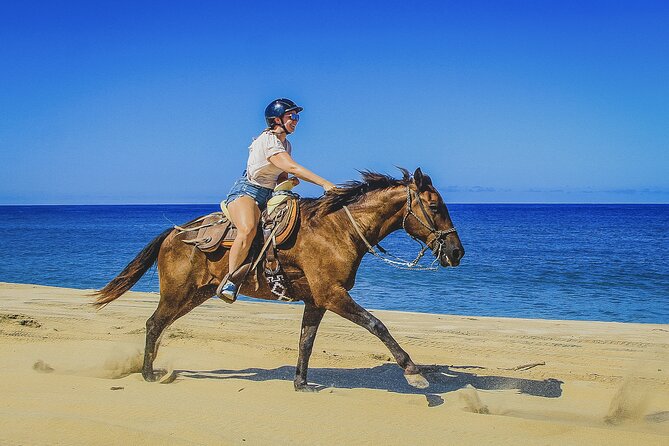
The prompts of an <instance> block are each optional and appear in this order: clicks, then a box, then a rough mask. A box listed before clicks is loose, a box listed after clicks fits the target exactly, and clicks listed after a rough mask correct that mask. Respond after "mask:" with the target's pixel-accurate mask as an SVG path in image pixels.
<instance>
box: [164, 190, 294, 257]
mask: <svg viewBox="0 0 669 446" xmlns="http://www.w3.org/2000/svg"><path fill="white" fill-rule="evenodd" d="M298 216H299V204H298V200H297V196H296V195H295V194H292V193H290V194H286V193H281V194H277V195H274V196H273V197H272V198H271V199H270V200H269V202H268V203H267V209H265V210H264V211H263V213H262V216H261V218H260V222H259V225H258V229H259V230H260V231H262V232H263V233H264V232H266V228H268V227H271V228H272V232H273V237H274V243H275V244H276V246H281V245H282V244H283V243H284V242H285V241H286V240H288V238H289V237H290V236H291V235H292V234H293V232H294V231H295V229H296V227H297V222H298ZM175 229H177V230H178V231H180V233H187V234H189V235H190V236H188V235H187V236H186V237H185V238H183V239H182V240H181V241H183V242H184V243H186V244H188V245H193V246H195V247H196V248H197V249H199V250H200V251H202V252H205V253H208V252H214V251H217V250H218V249H220V248H224V249H229V248H230V247H231V246H232V242H233V241H234V240H235V237H236V236H237V228H236V227H235V225H234V224H233V223H232V221H231V220H230V214H228V209H227V207H226V206H225V202H221V212H212V213H211V214H209V215H205V216H204V217H200V218H198V219H197V220H194V221H192V222H190V223H188V224H187V225H185V226H183V227H181V226H175ZM260 231H259V232H260Z"/></svg>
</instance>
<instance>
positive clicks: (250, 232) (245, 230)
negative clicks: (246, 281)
mask: <svg viewBox="0 0 669 446" xmlns="http://www.w3.org/2000/svg"><path fill="white" fill-rule="evenodd" d="M228 212H230V218H231V219H232V222H233V223H234V225H235V226H236V227H237V237H235V241H234V242H233V243H232V247H231V248H230V258H229V272H230V273H231V274H232V273H233V272H234V271H235V270H236V269H237V268H238V267H239V265H241V264H242V262H243V261H244V259H246V256H247V255H248V253H249V249H250V248H251V243H253V238H254V237H255V235H256V229H257V227H258V221H259V220H260V209H259V208H258V205H257V204H256V202H255V200H254V199H253V198H251V197H249V196H246V195H244V196H241V197H239V198H237V199H236V200H234V201H232V202H231V203H230V204H228Z"/></svg>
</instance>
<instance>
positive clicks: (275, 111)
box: [216, 98, 335, 303]
mask: <svg viewBox="0 0 669 446" xmlns="http://www.w3.org/2000/svg"><path fill="white" fill-rule="evenodd" d="M302 110H304V109H303V108H302V107H299V106H298V105H297V104H295V103H294V102H293V101H291V100H290V99H285V98H282V99H276V100H274V101H272V102H271V103H270V104H269V105H268V106H267V108H265V121H267V128H266V129H265V130H263V132H262V133H261V134H260V136H258V137H257V138H256V139H254V141H253V142H252V143H251V145H250V146H249V159H248V161H247V163H246V171H244V174H243V175H242V177H241V178H240V179H238V180H237V181H236V182H235V184H234V186H232V189H231V190H230V193H229V194H228V198H227V199H226V200H225V204H226V205H227V208H228V212H229V213H230V219H231V220H232V223H233V224H234V225H235V226H236V227H237V236H236V237H235V240H234V242H233V243H232V247H231V248H230V259H229V266H228V275H227V276H226V277H225V279H224V280H222V281H221V285H220V286H219V287H218V289H217V290H216V294H217V295H218V297H220V298H221V299H223V300H225V301H227V302H230V303H232V302H234V300H235V298H236V296H237V284H235V283H234V282H233V274H234V273H235V271H237V269H238V268H239V267H240V265H241V264H242V262H243V261H244V260H245V259H246V256H247V255H248V253H249V249H250V247H251V244H252V243H253V239H254V237H255V235H256V228H257V227H258V221H259V220H260V213H261V211H262V210H263V209H264V208H265V207H266V205H267V201H268V200H269V199H270V197H271V195H272V190H273V189H274V188H275V187H276V185H277V183H279V182H281V181H285V180H287V179H288V174H292V175H294V177H293V178H291V179H292V181H293V184H294V185H297V183H299V180H298V178H300V179H302V180H306V181H309V182H310V183H314V184H317V185H319V186H322V187H323V189H324V190H325V191H326V192H327V191H328V190H330V189H332V188H333V187H335V185H334V184H332V183H331V182H329V181H328V180H326V179H324V178H321V177H319V176H318V175H316V174H315V173H313V172H311V171H310V170H308V169H306V168H305V167H303V166H301V165H299V164H298V163H296V162H295V161H294V160H293V158H292V155H291V154H292V145H291V144H290V141H288V138H287V136H288V135H290V134H291V133H293V132H294V131H295V128H296V127H297V123H298V122H299V120H300V115H299V113H300V112H301V111H302Z"/></svg>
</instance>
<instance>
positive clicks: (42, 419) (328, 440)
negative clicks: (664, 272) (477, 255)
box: [0, 284, 669, 446]
mask: <svg viewBox="0 0 669 446" xmlns="http://www.w3.org/2000/svg"><path fill="white" fill-rule="evenodd" d="M87 293H88V292H87V291H82V290H72V289H64V288H50V287H43V286H33V285H17V284H0V358H1V359H0V399H1V401H2V403H1V404H0V444H2V445H54V444H67V445H91V444H110V445H119V444H121V445H123V444H126V445H130V444H132V445H135V444H161V445H172V444H175V445H177V444H178V445H182V444H183V445H205V444H207V445H208V444H212V445H228V444H230V445H241V444H244V445H256V444H262V445H288V444H289V445H335V444H336V445H352V444H372V445H375V444H393V445H394V444H398V445H400V444H401V445H406V444H419V445H427V444H429V445H433V444H434V445H448V444H457V445H483V444H489V445H506V444H509V445H511V444H512V445H517V444H528V445H535V444H536V445H607V446H612V445H632V444H634V445H669V325H660V324H622V323H604V322H580V321H558V320H555V321H553V320H532V319H504V318H484V317H463V316H448V315H433V314H417V313H402V312H392V311H373V313H374V314H375V315H377V316H378V317H379V318H380V319H381V320H382V321H383V322H384V323H385V324H386V325H387V326H388V328H389V330H390V331H391V333H392V335H393V336H394V337H395V339H397V340H398V342H399V343H400V345H402V347H403V348H404V349H405V350H406V351H407V352H408V353H409V354H410V355H411V357H412V359H413V360H414V361H415V362H416V363H417V364H420V365H421V368H422V370H423V374H424V376H425V377H426V378H427V379H428V380H429V381H430V387H429V388H427V389H424V390H419V389H415V388H412V387H410V386H409V385H408V384H407V382H406V380H405V379H404V378H403V376H402V371H401V369H400V368H399V367H398V366H397V365H396V364H395V363H394V362H393V361H392V360H391V358H390V354H389V352H388V351H387V350H386V348H385V346H384V345H383V344H382V343H381V342H380V341H379V340H378V339H376V338H375V337H373V336H372V335H371V334H370V333H368V332H367V331H365V330H364V329H362V328H360V327H358V326H355V325H353V324H352V323H350V322H348V321H346V320H344V319H341V318H340V317H338V316H336V315H333V314H327V315H326V317H325V319H324V320H323V323H322V324H321V327H320V330H319V333H318V337H317V339H316V343H315V347H314V353H313V355H312V358H311V362H310V374H309V381H310V382H314V383H318V384H321V385H322V386H323V388H322V390H321V391H320V392H318V393H301V392H295V391H294V390H293V384H292V379H293V375H294V373H295V369H294V366H295V363H296V360H297V343H298V336H299V332H300V320H301V314H302V306H301V305H300V304H293V305H281V304H276V303H264V302H260V301H258V302H237V303H235V304H233V305H227V304H225V303H223V302H222V301H219V300H217V299H212V300H210V301H208V302H206V303H204V304H203V305H201V306H200V307H198V308H196V309H195V310H193V311H192V312H191V313H189V314H188V315H186V316H185V317H183V318H181V319H180V320H178V321H177V322H176V323H175V324H174V325H172V326H171V327H170V328H168V329H167V330H166V332H165V334H164V336H163V340H162V344H161V348H160V351H159V354H158V359H157V360H156V366H157V367H159V368H164V369H167V370H169V371H171V372H173V373H172V374H171V375H170V376H171V379H168V380H166V381H167V382H165V383H147V382H144V380H143V379H142V377H141V374H140V373H139V370H140V367H141V363H142V355H143V345H144V323H145V321H146V319H147V318H148V317H149V316H150V315H151V314H152V312H153V311H154V310H155V308H156V305H157V302H158V296H157V295H155V294H150V293H132V292H131V293H128V294H126V295H124V296H122V297H121V298H120V299H118V300H116V301H114V302H112V303H111V304H110V305H108V306H107V307H105V308H104V309H102V310H99V311H96V310H95V309H94V308H93V307H92V305H91V304H90V303H91V302H92V299H91V298H89V297H88V296H87Z"/></svg>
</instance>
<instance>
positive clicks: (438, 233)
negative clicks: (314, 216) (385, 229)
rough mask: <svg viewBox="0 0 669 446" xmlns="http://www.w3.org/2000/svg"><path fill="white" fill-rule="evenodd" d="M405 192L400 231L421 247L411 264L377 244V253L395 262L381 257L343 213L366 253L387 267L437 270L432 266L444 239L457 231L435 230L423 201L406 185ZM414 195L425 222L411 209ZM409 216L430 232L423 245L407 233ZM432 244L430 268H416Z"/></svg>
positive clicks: (355, 224) (353, 221)
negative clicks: (404, 208) (432, 252)
mask: <svg viewBox="0 0 669 446" xmlns="http://www.w3.org/2000/svg"><path fill="white" fill-rule="evenodd" d="M406 190H407V204H406V212H405V213H404V217H403V218H402V229H404V232H406V233H407V234H408V235H409V237H411V238H412V239H413V240H415V241H416V242H417V243H418V244H419V245H420V246H421V249H420V251H419V252H418V255H417V256H416V258H415V259H414V260H413V261H411V262H409V261H406V260H404V259H401V258H399V257H397V256H394V255H392V254H391V253H390V252H388V251H387V250H385V249H384V248H383V247H382V246H381V245H380V244H378V243H377V244H376V247H377V248H378V249H379V251H380V252H381V253H382V254H384V255H386V256H389V257H393V258H394V259H396V260H392V259H388V258H386V257H383V256H382V255H381V254H379V252H377V250H376V249H374V247H373V246H372V245H371V244H370V243H369V241H367V239H366V238H365V236H364V234H363V233H362V231H361V230H360V227H359V226H358V224H357V223H356V222H355V220H354V219H353V215H351V211H349V210H348V207H347V206H344V211H346V215H347V216H348V218H349V220H351V223H352V224H353V227H354V228H355V231H356V232H357V233H358V235H359V236H360V238H361V239H362V241H363V242H365V245H366V246H367V251H368V252H369V253H370V254H372V255H374V256H375V257H378V258H379V259H381V260H383V261H384V262H386V263H388V264H389V265H391V266H394V267H396V268H400V269H413V270H430V271H434V270H437V269H438V267H436V266H434V264H435V263H437V262H438V261H439V259H440V258H441V251H442V249H443V247H444V243H445V242H446V240H445V239H446V237H447V236H448V235H449V234H452V233H455V232H457V230H456V229H455V228H454V227H453V228H450V229H446V230H439V229H437V228H436V227H435V225H434V220H433V219H432V217H430V215H429V214H428V212H427V211H426V210H425V205H423V200H421V198H420V195H418V193H417V192H413V191H412V190H411V188H410V187H409V185H408V184H407V186H406ZM414 193H415V194H416V200H417V201H418V204H419V206H420V210H421V212H422V214H423V217H424V220H425V221H423V220H421V218H420V217H419V216H418V215H417V214H416V213H415V212H414V211H413V209H412V204H411V203H412V200H413V198H412V197H413V194H414ZM409 215H411V216H413V217H414V218H415V219H416V221H418V223H420V224H421V225H422V226H423V227H424V228H426V229H427V230H428V231H430V235H428V237H427V240H426V241H425V243H423V242H422V241H420V240H419V239H418V238H416V237H414V236H413V235H411V233H409V231H407V228H406V221H407V218H409ZM430 237H432V239H431V240H430ZM433 243H438V246H437V247H436V249H433V251H434V253H435V259H434V261H433V262H432V264H430V266H427V267H425V266H418V262H419V261H420V259H421V258H422V257H423V256H424V255H425V252H426V251H427V250H428V249H429V248H430V245H432V244H433ZM447 259H448V257H447ZM449 262H450V260H449Z"/></svg>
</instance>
